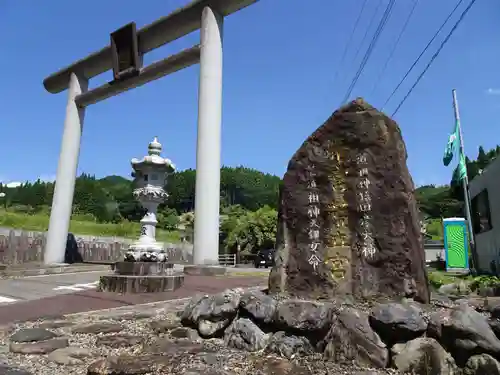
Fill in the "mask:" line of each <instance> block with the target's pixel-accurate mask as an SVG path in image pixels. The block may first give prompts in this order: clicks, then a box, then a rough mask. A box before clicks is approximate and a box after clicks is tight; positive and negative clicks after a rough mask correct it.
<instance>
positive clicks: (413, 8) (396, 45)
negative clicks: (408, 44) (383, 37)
mask: <svg viewBox="0 0 500 375" xmlns="http://www.w3.org/2000/svg"><path fill="white" fill-rule="evenodd" d="M418 1H419V0H414V1H413V5H412V7H411V9H410V13H409V14H408V16H407V17H406V20H405V23H404V24H403V28H402V29H401V31H400V32H399V35H398V38H397V40H396V43H394V46H393V47H392V50H391V52H390V53H389V56H388V57H387V59H386V60H385V63H384V67H383V68H382V70H381V71H380V74H379V76H378V78H377V80H376V81H375V85H373V89H372V91H371V93H370V95H372V94H373V93H374V92H375V90H376V89H377V88H378V84H379V83H380V81H381V80H382V77H383V76H384V73H385V71H386V70H387V66H388V65H389V62H390V61H391V59H392V57H393V56H394V53H395V52H396V49H397V48H398V46H399V42H400V41H401V38H402V37H403V35H404V33H405V31H406V28H407V27H408V25H409V24H410V20H411V18H412V16H413V13H414V12H415V8H416V7H417V4H418Z"/></svg>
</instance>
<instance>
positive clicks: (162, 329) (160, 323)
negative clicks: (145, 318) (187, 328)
mask: <svg viewBox="0 0 500 375" xmlns="http://www.w3.org/2000/svg"><path fill="white" fill-rule="evenodd" d="M149 326H150V327H151V329H152V330H153V331H154V332H155V333H167V332H168V331H170V330H172V329H175V328H178V327H180V326H181V322H180V321H171V320H154V321H152V322H150V323H149Z"/></svg>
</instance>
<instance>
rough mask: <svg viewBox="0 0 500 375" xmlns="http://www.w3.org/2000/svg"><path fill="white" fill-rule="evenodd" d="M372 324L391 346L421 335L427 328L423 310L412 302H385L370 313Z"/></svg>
mask: <svg viewBox="0 0 500 375" xmlns="http://www.w3.org/2000/svg"><path fill="white" fill-rule="evenodd" d="M370 325H371V326H372V328H373V329H374V330H375V332H377V333H378V334H379V336H380V338H381V339H382V340H383V341H384V342H385V343H386V344H388V345H389V346H392V345H393V344H395V343H398V342H406V341H409V340H412V339H414V338H417V337H419V336H421V335H422V334H423V333H424V332H425V331H426V329H427V322H426V321H425V320H424V314H423V311H422V310H421V309H420V308H418V307H417V306H416V305H415V304H411V303H404V304H403V303H395V302H392V303H384V304H378V305H376V306H375V307H374V308H373V309H372V311H371V313H370Z"/></svg>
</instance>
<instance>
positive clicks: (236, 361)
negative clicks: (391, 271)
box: [0, 288, 440, 375]
mask: <svg viewBox="0 0 500 375" xmlns="http://www.w3.org/2000/svg"><path fill="white" fill-rule="evenodd" d="M252 289H253V288H252ZM188 300H189V299H183V300H178V301H169V302H166V303H163V304H158V303H156V304H154V305H149V306H133V307H127V308H121V309H113V310H110V311H106V312H93V313H82V314H76V315H69V316H65V317H61V318H57V319H56V318H54V319H50V320H39V321H35V322H25V323H19V324H15V325H10V326H4V327H1V328H0V361H1V362H3V363H4V364H6V365H9V366H13V367H15V368H18V369H22V370H25V371H28V372H29V373H31V374H33V375H35V374H36V375H45V374H47V375H49V374H50V375H78V374H87V368H88V367H89V365H90V364H91V363H93V362H96V361H97V360H99V359H101V358H107V357H110V356H118V355H129V356H135V357H136V358H138V359H140V358H147V355H148V354H145V352H148V351H147V350H146V351H145V350H144V348H145V347H148V345H149V346H151V345H155V343H157V342H158V341H157V340H160V341H161V340H163V342H167V343H170V348H169V349H168V350H167V357H163V358H168V359H169V363H168V364H167V365H166V367H164V368H163V370H162V371H152V372H147V373H145V372H137V373H136V374H155V373H156V374H160V373H161V374H178V375H182V374H185V375H196V374H204V375H230V374H233V375H234V374H241V375H243V374H252V375H264V374H266V375H267V374H270V375H271V374H273V375H292V374H293V375H313V374H314V375H323V374H324V375H326V374H329V375H336V374H339V375H341V374H345V375H376V374H397V373H398V372H397V371H395V370H393V369H358V368H354V367H352V366H348V367H345V366H339V365H337V364H335V363H333V362H327V361H324V360H323V359H322V358H321V356H320V355H317V356H311V357H305V358H298V357H297V358H292V359H291V360H287V359H283V358H280V357H277V356H274V355H265V354H263V353H246V352H241V351H235V350H231V349H228V348H227V347H225V346H224V343H223V340H220V339H211V340H203V341H202V342H201V341H200V342H199V343H198V344H196V345H197V346H196V347H195V349H196V350H195V351H194V352H193V351H192V350H191V349H192V347H190V346H189V345H192V344H193V341H191V340H192V338H191V339H187V338H179V337H172V335H171V331H166V332H167V333H158V332H155V331H154V329H153V328H152V325H151V323H152V322H161V324H163V325H167V326H168V325H170V326H171V327H180V323H179V318H178V312H179V311H182V309H183V308H184V306H185V304H186V303H187V302H188ZM347 305H350V306H352V305H353V304H351V303H347ZM370 305H371V304H369V303H368V304H363V305H359V304H355V306H356V307H357V308H359V309H361V310H368V309H369V308H370ZM437 309H440V306H439V304H438V305H437V306H432V307H431V306H430V309H429V310H433V311H436V310H437ZM429 312H430V311H429ZM93 323H101V324H103V323H104V326H106V325H112V324H114V325H115V326H116V324H119V325H122V326H123V329H122V330H121V331H119V332H114V333H111V332H108V333H103V332H96V333H87V334H83V333H74V332H72V330H73V329H75V327H79V326H82V325H88V324H93ZM47 325H48V326H47ZM58 325H60V327H56V326H58ZM34 327H43V328H47V329H49V330H50V331H52V332H54V333H56V334H57V335H60V336H63V337H67V338H68V339H69V346H70V347H76V348H80V349H86V350H88V353H89V355H88V356H86V357H82V358H79V359H78V360H77V362H79V363H77V364H73V365H63V364H57V363H55V362H54V361H53V358H50V357H49V355H48V354H42V355H31V354H16V353H12V352H10V350H9V337H10V336H11V334H12V333H13V332H15V331H18V330H19V329H23V328H34ZM115 335H118V336H123V335H132V336H140V337H141V338H142V342H140V343H135V344H132V345H131V346H128V347H121V348H112V347H110V346H106V345H98V342H97V341H98V340H99V339H102V337H105V338H109V337H110V336H115ZM195 341H196V339H195ZM186 344H187V346H185V345H186ZM183 345H184V346H185V348H188V349H183V348H184V347H183ZM175 347H179V348H180V349H177V350H175V349H174V348H175ZM172 349H174V350H172ZM190 350H191V352H190ZM160 351H161V352H164V353H165V349H163V350H160ZM1 370H2V369H1V366H0V374H1V373H3V372H2V371H1ZM108 373H109V374H110V373H111V372H102V374H108ZM9 374H10V373H9ZM12 374H16V375H17V374H19V375H21V374H23V373H22V372H19V373H15V372H14V373H12ZM99 374H100V373H99ZM125 374H127V373H125Z"/></svg>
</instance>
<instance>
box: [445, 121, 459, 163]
mask: <svg viewBox="0 0 500 375" xmlns="http://www.w3.org/2000/svg"><path fill="white" fill-rule="evenodd" d="M456 150H460V123H459V122H458V121H455V127H454V129H453V132H452V133H451V134H450V136H449V137H448V144H447V145H446V148H445V150H444V156H443V164H444V165H445V166H448V165H449V164H450V163H451V161H452V160H453V154H454V152H455V151H456Z"/></svg>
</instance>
